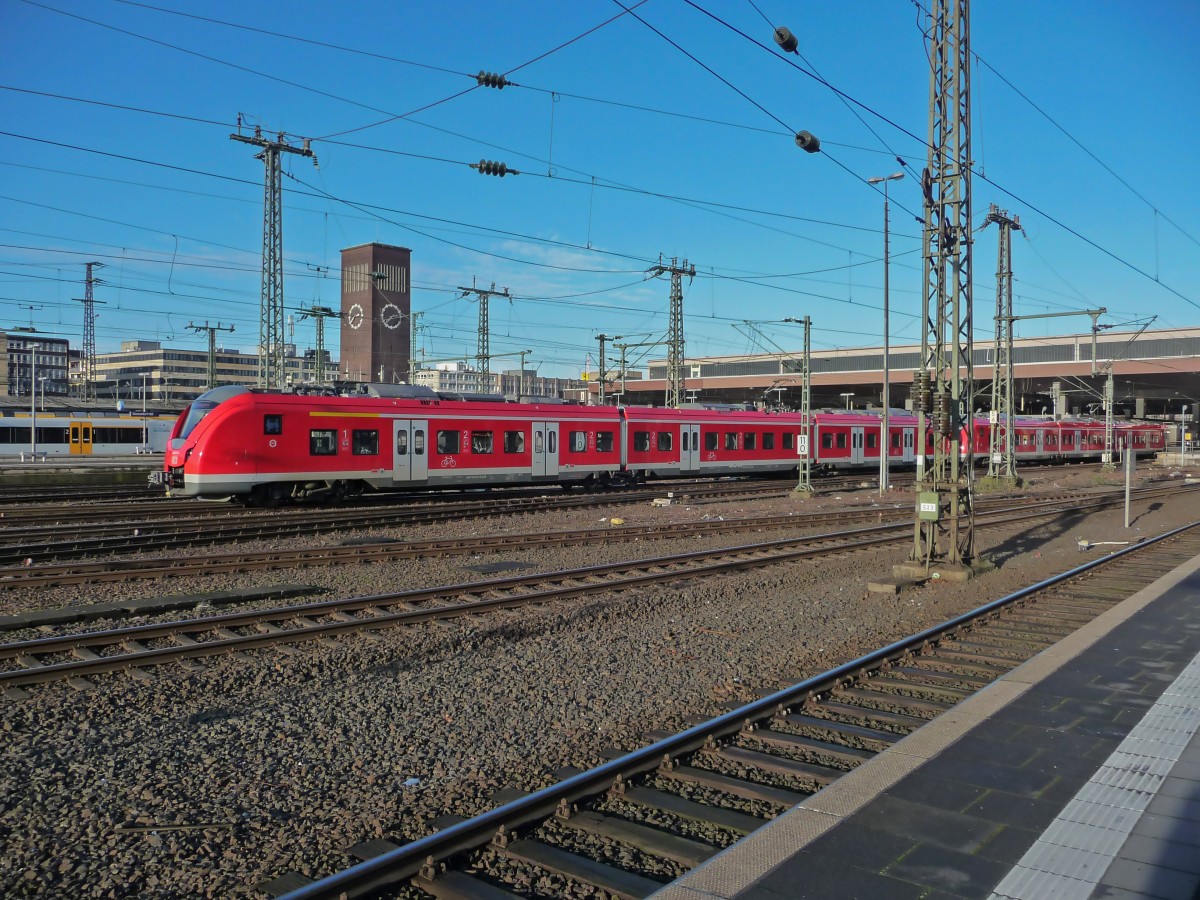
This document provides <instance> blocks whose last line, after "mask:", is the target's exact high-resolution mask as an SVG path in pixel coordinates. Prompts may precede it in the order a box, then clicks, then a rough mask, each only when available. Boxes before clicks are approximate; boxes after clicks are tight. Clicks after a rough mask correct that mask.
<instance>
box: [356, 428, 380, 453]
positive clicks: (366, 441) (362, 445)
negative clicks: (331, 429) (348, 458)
mask: <svg viewBox="0 0 1200 900" xmlns="http://www.w3.org/2000/svg"><path fill="white" fill-rule="evenodd" d="M350 446H351V448H352V450H351V452H352V453H353V454H354V455H355V456H375V455H377V454H378V453H379V432H378V431H374V430H371V431H366V430H364V431H359V430H357V429H355V430H354V431H353V432H352V433H351V435H350Z"/></svg>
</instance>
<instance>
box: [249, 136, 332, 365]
mask: <svg viewBox="0 0 1200 900" xmlns="http://www.w3.org/2000/svg"><path fill="white" fill-rule="evenodd" d="M241 118H242V117H241V116H240V115H239V116H238V133H237V134H231V135H230V136H229V137H230V139H231V140H235V141H241V142H242V143H243V144H253V145H254V146H256V147H262V152H261V153H258V154H256V155H255V159H261V160H262V161H263V166H264V168H265V170H266V174H265V177H264V179H263V265H262V297H261V301H260V305H259V323H258V385H259V387H268V388H282V387H283V386H284V382H285V376H284V366H285V360H286V358H287V355H286V350H287V345H286V343H285V341H284V315H283V187H282V184H281V182H282V178H283V173H282V167H281V165H280V159H281V154H283V153H297V154H299V155H300V156H309V157H312V158H313V163H314V165H315V164H316V155H315V154H314V153H313V151H312V149H311V148H310V147H309V142H308V140H307V139H305V141H304V144H303V146H302V147H293V146H292V145H291V144H289V143H288V142H287V141H286V139H285V138H286V135H284V134H283V133H282V132H280V133H279V134H278V135H277V137H276V139H275V140H271V139H269V138H264V137H263V135H262V128H261V127H257V126H256V127H255V129H254V136H253V137H247V136H245V135H243V134H242V133H241Z"/></svg>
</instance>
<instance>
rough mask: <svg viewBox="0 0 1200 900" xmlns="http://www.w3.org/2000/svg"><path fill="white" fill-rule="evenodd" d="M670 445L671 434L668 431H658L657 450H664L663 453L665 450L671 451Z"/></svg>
mask: <svg viewBox="0 0 1200 900" xmlns="http://www.w3.org/2000/svg"><path fill="white" fill-rule="evenodd" d="M671 443H672V441H671V432H669V431H660V432H659V433H658V449H659V450H664V451H665V450H670V449H671Z"/></svg>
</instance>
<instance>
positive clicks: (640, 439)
mask: <svg viewBox="0 0 1200 900" xmlns="http://www.w3.org/2000/svg"><path fill="white" fill-rule="evenodd" d="M633 449H634V450H635V451H637V452H638V453H645V452H646V451H647V450H649V449H650V432H648V431H635V432H634V433H633Z"/></svg>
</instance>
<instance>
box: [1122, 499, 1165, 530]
mask: <svg viewBox="0 0 1200 900" xmlns="http://www.w3.org/2000/svg"><path fill="white" fill-rule="evenodd" d="M1162 508H1163V505H1162V504H1161V503H1151V504H1150V505H1149V506H1147V507H1146V508H1145V509H1144V510H1142V511H1141V512H1140V513H1138V514H1137V515H1136V516H1134V517H1133V518H1132V519H1130V520H1129V527H1130V528H1132V527H1133V526H1134V525H1136V524H1137V523H1138V521H1139V520H1141V518H1142V516H1145V515H1149V514H1150V513H1152V512H1158V511H1159V510H1160V509H1162Z"/></svg>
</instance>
